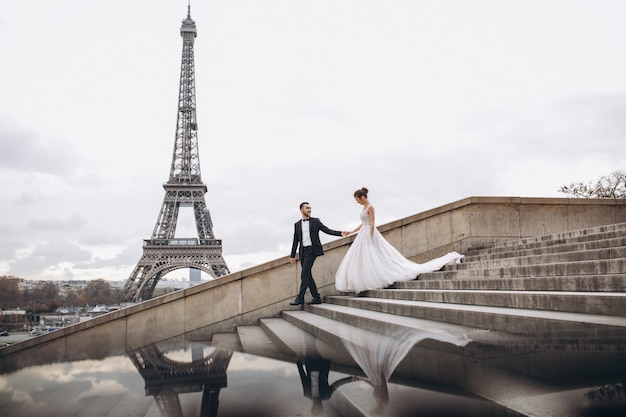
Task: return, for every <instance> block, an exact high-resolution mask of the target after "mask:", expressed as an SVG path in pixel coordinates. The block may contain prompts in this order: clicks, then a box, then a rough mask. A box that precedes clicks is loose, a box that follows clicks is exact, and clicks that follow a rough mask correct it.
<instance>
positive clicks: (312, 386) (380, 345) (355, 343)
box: [297, 323, 470, 415]
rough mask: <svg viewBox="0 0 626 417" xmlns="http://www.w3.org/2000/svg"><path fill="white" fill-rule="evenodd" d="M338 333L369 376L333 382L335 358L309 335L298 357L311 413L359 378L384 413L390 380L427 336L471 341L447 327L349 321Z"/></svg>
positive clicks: (452, 341)
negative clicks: (369, 326) (371, 326)
mask: <svg viewBox="0 0 626 417" xmlns="http://www.w3.org/2000/svg"><path fill="white" fill-rule="evenodd" d="M336 335H337V336H338V337H339V338H340V340H341V343H342V344H343V346H344V347H345V349H346V351H347V352H348V353H349V354H350V356H351V357H352V359H353V360H354V362H355V363H356V365H358V367H359V368H360V369H361V370H362V371H363V373H364V374H365V375H366V378H362V377H357V376H351V377H344V378H340V379H338V380H337V381H335V382H333V383H332V384H329V382H328V375H329V371H330V367H331V361H330V360H329V359H328V358H326V357H325V356H326V355H322V354H321V353H320V352H319V350H318V349H317V347H316V341H315V340H312V338H311V337H307V340H306V349H305V352H303V353H304V355H303V356H304V357H303V358H301V357H297V366H298V372H299V374H300V380H301V382H302V388H303V393H304V396H305V397H306V398H309V399H311V401H312V402H313V406H312V409H311V412H312V413H313V414H315V415H317V414H319V413H320V412H321V411H322V409H323V406H322V401H325V400H328V399H329V398H331V396H332V395H333V393H334V392H335V391H336V390H337V389H338V388H339V387H340V386H342V385H344V384H347V383H350V382H355V381H364V382H366V383H367V384H369V385H371V386H372V388H373V390H372V397H373V399H374V400H375V402H376V409H377V411H378V413H377V414H380V411H382V409H383V408H384V406H385V405H386V404H387V403H388V402H389V391H388V387H387V382H388V381H389V379H390V378H391V375H392V374H393V372H394V370H395V369H396V367H397V366H398V365H399V364H400V362H401V361H402V360H403V359H404V357H405V356H407V354H408V353H409V351H410V350H411V349H412V348H413V346H415V345H416V344H418V343H420V342H421V341H423V340H426V339H430V340H436V341H439V342H442V343H449V344H452V345H455V346H460V347H462V346H465V345H467V344H468V343H469V342H470V339H469V338H468V337H467V335H465V334H463V335H455V334H452V333H449V332H447V331H446V330H443V329H431V330H423V329H416V328H407V327H396V326H387V327H384V328H383V329H381V330H380V331H379V332H374V331H371V330H366V329H362V328H359V327H354V326H352V325H349V324H345V323H338V328H337V329H336Z"/></svg>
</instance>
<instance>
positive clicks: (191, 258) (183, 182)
mask: <svg viewBox="0 0 626 417" xmlns="http://www.w3.org/2000/svg"><path fill="white" fill-rule="evenodd" d="M180 35H181V37H182V38H183V54H182V63H181V68H180V89H179V93H178V118H177V120H176V140H175V143H174V154H173V156H172V166H171V169H170V177H169V180H168V181H167V183H166V184H164V185H163V188H165V198H164V199H163V205H162V206H161V212H160V213H159V218H158V219H157V223H156V226H155V227H154V231H153V233H152V237H151V238H150V239H148V240H144V245H143V256H142V257H141V259H140V260H139V263H138V264H137V266H136V267H135V269H134V270H133V272H132V274H131V275H130V277H129V278H128V280H127V281H126V283H125V286H124V291H125V294H126V299H127V300H129V301H130V300H132V301H141V300H147V299H149V298H150V297H152V293H153V292H154V288H155V287H156V284H157V282H158V281H159V280H160V279H161V278H162V277H163V276H164V275H166V274H167V273H169V272H171V271H174V270H176V269H181V268H195V269H199V270H201V271H204V272H206V273H208V274H209V275H211V276H212V277H213V278H219V277H222V276H224V275H228V274H229V273H230V271H229V270H228V266H227V265H226V262H225V261H224V258H223V257H222V241H221V240H219V239H215V236H214V235H213V223H212V221H211V215H210V213H209V210H208V209H207V207H206V202H205V198H204V197H205V194H206V192H207V187H206V185H205V184H204V183H203V182H202V177H201V175H200V156H199V152H198V123H197V120H196V85H195V84H196V82H195V69H194V49H193V48H194V40H195V37H196V35H197V31H196V23H195V22H194V21H193V20H192V19H191V10H190V7H189V6H188V7H187V17H186V18H185V19H184V20H183V21H182V26H181V28H180ZM181 207H193V212H194V218H195V221H196V229H197V232H198V235H197V237H194V238H188V239H187V238H185V239H180V238H179V239H177V238H175V233H176V225H177V223H178V214H179V210H180V208H181Z"/></svg>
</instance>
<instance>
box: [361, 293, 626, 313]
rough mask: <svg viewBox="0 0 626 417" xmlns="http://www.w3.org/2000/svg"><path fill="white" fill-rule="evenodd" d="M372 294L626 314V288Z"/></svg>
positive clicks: (453, 301)
mask: <svg viewBox="0 0 626 417" xmlns="http://www.w3.org/2000/svg"><path fill="white" fill-rule="evenodd" d="M368 296H372V297H376V298H384V299H394V300H408V301H425V302H433V303H450V304H467V305H476V306H492V307H507V308H522V309H536V310H548V311H563V312H570V313H582V314H605V315H611V316H622V317H626V292H583V291H515V290H507V291H501V290H427V289H386V290H372V291H369V292H368Z"/></svg>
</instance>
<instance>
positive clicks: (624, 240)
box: [463, 236, 626, 263]
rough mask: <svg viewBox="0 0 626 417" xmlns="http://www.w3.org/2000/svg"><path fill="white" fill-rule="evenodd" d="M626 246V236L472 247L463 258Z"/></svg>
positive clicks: (469, 259)
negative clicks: (496, 247)
mask: <svg viewBox="0 0 626 417" xmlns="http://www.w3.org/2000/svg"><path fill="white" fill-rule="evenodd" d="M624 246H626V236H620V237H617V238H613V239H603V240H594V241H590V242H575V243H564V244H556V245H550V246H548V245H543V246H539V247H532V248H531V247H528V246H523V247H520V248H510V249H509V248H507V250H501V251H495V250H493V251H492V250H488V249H485V250H483V251H481V252H473V251H472V250H471V249H470V250H469V251H468V253H467V254H466V256H465V258H464V259H463V261H464V262H467V263H470V262H471V263H473V262H480V261H488V260H492V259H503V258H517V257H524V256H535V255H547V254H559V253H563V252H582V251H588V250H598V249H607V248H618V247H624Z"/></svg>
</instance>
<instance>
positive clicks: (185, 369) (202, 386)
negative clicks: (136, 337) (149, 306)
mask: <svg viewBox="0 0 626 417" xmlns="http://www.w3.org/2000/svg"><path fill="white" fill-rule="evenodd" d="M191 354H192V361H191V362H183V361H180V360H173V359H171V358H168V356H167V354H166V353H163V352H162V351H161V350H160V349H159V348H158V347H157V346H156V345H151V346H145V347H142V348H140V349H137V350H135V351H133V352H129V353H128V357H129V358H130V360H131V361H132V363H133V364H134V365H135V367H136V368H137V370H138V371H139V374H140V375H141V376H142V377H143V379H144V382H145V386H144V390H145V393H146V396H148V395H151V396H153V397H154V399H155V402H156V405H157V407H158V409H159V412H160V415H161V416H167V417H183V415H184V414H183V412H182V409H181V404H180V397H179V396H180V394H188V393H192V392H202V403H201V408H200V410H201V412H200V415H201V416H206V417H211V416H217V411H218V406H219V395H220V391H221V389H222V388H226V387H227V372H226V371H227V369H228V365H229V364H230V359H231V357H232V355H233V352H232V351H228V350H224V349H214V350H213V351H212V352H211V353H210V354H208V355H207V356H205V355H204V353H203V349H202V346H199V345H194V346H192V347H191Z"/></svg>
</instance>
